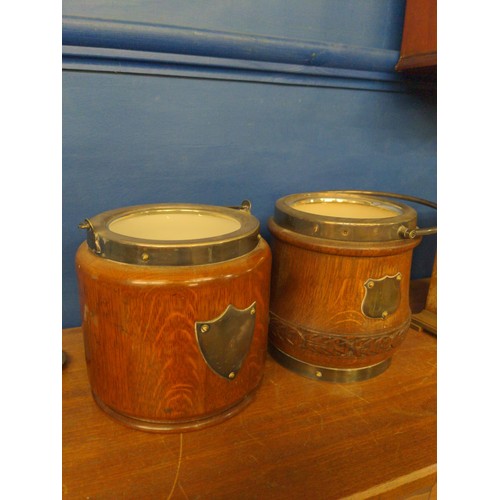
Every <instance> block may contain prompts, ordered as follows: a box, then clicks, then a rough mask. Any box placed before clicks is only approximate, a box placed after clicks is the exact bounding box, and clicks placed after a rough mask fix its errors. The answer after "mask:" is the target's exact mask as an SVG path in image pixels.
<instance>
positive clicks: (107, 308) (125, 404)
mask: <svg viewBox="0 0 500 500" xmlns="http://www.w3.org/2000/svg"><path fill="white" fill-rule="evenodd" d="M76 267H77V273H78V280H79V287H80V299H81V310H82V319H83V324H82V328H83V332H84V341H85V352H86V361H87V367H88V374H89V379H90V383H91V386H92V390H93V392H94V395H95V396H96V400H97V401H99V404H101V405H102V406H103V407H105V408H106V409H107V410H108V411H110V412H112V413H113V414H115V415H116V416H117V417H122V418H125V419H126V421H127V422H129V424H131V425H141V426H149V427H153V426H154V425H161V426H163V427H169V426H172V425H174V426H175V425H179V424H182V425H183V426H188V425H205V424H206V423H208V422H209V419H210V421H211V420H213V419H214V418H215V419H217V418H218V416H220V415H221V414H222V413H224V412H227V411H229V412H231V411H232V408H234V407H235V405H237V404H239V403H242V402H244V400H245V399H246V398H247V396H248V395H249V394H250V393H251V392H252V391H254V390H255V389H256V388H257V386H258V385H259V383H260V381H261V379H262V376H263V368H264V360H265V355H266V348H267V325H268V315H269V314H268V304H269V282H270V271H271V254H270V250H269V246H268V245H267V243H266V242H265V241H264V239H262V238H261V239H260V240H259V244H258V245H257V246H256V247H255V248H254V249H253V250H252V251H251V252H249V253H247V254H245V255H243V256H241V257H238V258H235V259H230V260H228V261H225V262H219V263H215V264H207V265H198V266H151V267H144V266H139V265H131V264H123V263H120V262H115V261H112V260H108V259H104V258H102V257H98V256H96V255H95V254H94V253H93V252H91V251H90V250H89V249H88V248H87V245H86V243H83V244H82V245H81V246H80V248H79V250H78V252H77V255H76ZM252 304H255V307H254V309H253V310H254V311H255V316H254V317H255V328H253V330H252V332H253V333H252V338H251V342H250V343H249V349H248V352H247V353H245V354H246V355H245V358H244V360H243V362H242V364H241V368H238V369H239V371H238V372H237V373H236V375H235V376H234V373H235V372H233V378H232V379H228V378H225V377H223V376H221V375H220V374H217V373H216V372H215V371H214V370H213V369H212V368H211V367H210V366H209V365H208V363H207V362H206V361H205V359H204V355H203V354H202V352H201V350H200V347H199V345H198V342H197V338H196V334H195V324H196V322H203V321H205V322H208V321H210V320H212V319H215V318H217V317H219V316H221V315H222V314H223V313H224V311H225V310H226V309H227V308H228V306H229V305H232V306H234V307H235V308H238V309H249V308H250V306H252ZM209 334H211V335H215V334H214V333H212V331H210V332H208V333H207V334H206V335H209ZM224 347H227V346H226V344H225V345H224ZM228 349H229V348H228ZM134 419H137V420H138V421H136V420H134Z"/></svg>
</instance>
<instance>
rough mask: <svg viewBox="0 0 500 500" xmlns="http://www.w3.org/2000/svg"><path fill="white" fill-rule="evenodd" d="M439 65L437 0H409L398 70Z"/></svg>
mask: <svg viewBox="0 0 500 500" xmlns="http://www.w3.org/2000/svg"><path fill="white" fill-rule="evenodd" d="M436 65H437V0H407V2H406V12H405V22H404V29H403V39H402V41H401V54H400V59H399V61H398V64H397V65H396V70H398V71H405V70H412V69H416V68H428V67H435V66H436Z"/></svg>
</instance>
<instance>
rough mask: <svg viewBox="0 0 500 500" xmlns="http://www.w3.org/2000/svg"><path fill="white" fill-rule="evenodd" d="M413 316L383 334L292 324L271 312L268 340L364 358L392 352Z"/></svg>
mask: <svg viewBox="0 0 500 500" xmlns="http://www.w3.org/2000/svg"><path fill="white" fill-rule="evenodd" d="M410 321H411V318H408V320H407V321H405V322H404V324H402V325H401V326H399V327H397V328H394V329H392V330H387V331H384V332H381V333H374V334H367V333H366V332H363V333H360V334H349V335H346V334H341V333H332V332H321V331H317V330H311V329H309V328H306V327H303V326H297V325H292V324H291V323H289V322H287V321H285V320H283V319H282V318H280V317H279V316H277V315H276V314H274V313H270V325H269V339H270V342H271V343H272V344H275V345H280V344H283V343H284V344H285V345H291V346H294V347H296V348H299V349H302V350H304V351H307V352H314V353H316V354H321V355H327V356H334V357H340V358H364V357H369V356H374V355H377V354H382V353H384V352H388V351H392V350H393V349H395V348H396V347H398V346H399V345H401V343H402V342H403V340H404V339H405V337H406V333H407V331H408V328H409V326H410Z"/></svg>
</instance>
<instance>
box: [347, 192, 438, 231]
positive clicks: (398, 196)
mask: <svg viewBox="0 0 500 500" xmlns="http://www.w3.org/2000/svg"><path fill="white" fill-rule="evenodd" d="M344 193H351V194H367V195H375V196H385V197H386V198H394V199H397V200H405V201H412V202H414V203H418V204H419V205H425V206H427V207H431V208H434V209H436V210H437V203H434V202H433V201H428V200H424V199H423V198H417V197H416V196H410V195H407V194H397V193H386V192H384V191H357V190H353V191H344ZM398 233H399V236H401V237H402V238H406V239H411V240H412V239H414V238H416V237H417V236H429V235H430V234H436V233H437V227H436V226H434V227H425V228H417V229H410V228H408V227H406V226H404V225H403V226H401V227H400V228H399V231H398Z"/></svg>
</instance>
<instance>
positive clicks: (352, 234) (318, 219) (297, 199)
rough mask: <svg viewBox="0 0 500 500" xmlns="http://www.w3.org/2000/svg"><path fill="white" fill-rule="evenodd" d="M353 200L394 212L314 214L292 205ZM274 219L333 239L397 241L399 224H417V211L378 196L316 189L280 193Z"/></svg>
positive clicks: (287, 226)
mask: <svg viewBox="0 0 500 500" xmlns="http://www.w3.org/2000/svg"><path fill="white" fill-rule="evenodd" d="M329 202H341V203H355V204H362V205H366V206H373V207H378V208H383V209H386V210H390V211H391V212H394V217H385V218H363V219H359V218H346V217H334V216H328V215H317V214H312V213H308V212H305V211H302V210H299V209H297V208H295V207H296V206H297V205H302V204H310V203H329ZM274 221H275V222H276V224H278V225H279V226H281V227H283V228H285V229H288V230H290V231H294V232H296V233H300V234H303V235H306V236H312V237H316V238H323V239H329V240H337V241H359V242H368V241H372V242H377V241H397V240H401V239H402V236H401V228H402V227H404V228H405V229H410V230H411V229H415V228H416V227H417V212H416V211H415V210H414V209H413V208H411V207H410V206H408V205H405V204H403V203H399V202H394V201H392V200H388V199H386V198H383V197H379V196H371V195H362V194H354V193H349V192H347V191H319V192H313V193H297V194H290V195H288V196H284V197H282V198H280V199H279V200H277V201H276V204H275V209H274Z"/></svg>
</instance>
